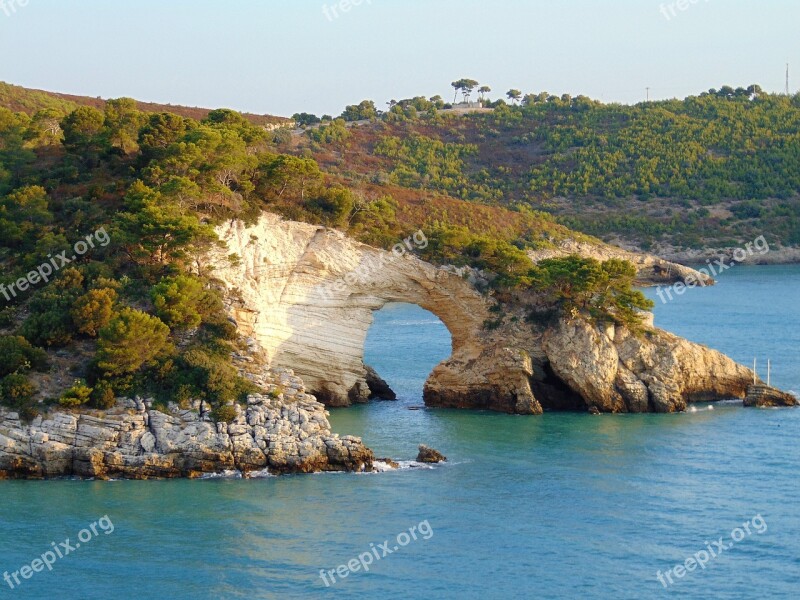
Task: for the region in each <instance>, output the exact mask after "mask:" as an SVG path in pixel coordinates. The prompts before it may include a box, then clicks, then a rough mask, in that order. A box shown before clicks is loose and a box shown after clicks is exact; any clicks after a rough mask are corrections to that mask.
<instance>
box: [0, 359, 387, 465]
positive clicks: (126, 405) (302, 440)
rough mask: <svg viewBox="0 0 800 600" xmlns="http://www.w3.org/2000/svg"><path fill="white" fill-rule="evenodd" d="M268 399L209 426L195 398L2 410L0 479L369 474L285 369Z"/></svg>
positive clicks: (360, 449) (355, 448) (253, 399)
mask: <svg viewBox="0 0 800 600" xmlns="http://www.w3.org/2000/svg"><path fill="white" fill-rule="evenodd" d="M265 379H266V387H267V389H268V390H269V391H268V394H267V395H251V396H249V397H248V399H247V405H246V406H239V405H236V411H237V416H236V418H235V419H233V421H232V422H231V423H215V422H214V421H213V420H212V419H211V416H210V414H209V412H208V411H206V410H204V407H203V406H202V405H201V404H200V403H199V402H196V403H194V405H193V406H189V407H186V408H181V407H179V406H177V405H174V404H172V405H170V406H169V407H168V408H166V409H165V408H163V407H162V408H161V409H159V408H155V407H154V406H153V402H152V400H149V399H144V400H143V399H141V398H135V399H121V400H120V401H118V403H117V405H116V406H115V407H114V408H113V409H110V410H105V411H97V410H82V411H79V412H78V411H69V410H63V409H58V410H53V411H49V412H47V413H46V414H44V415H40V416H38V417H36V418H35V419H34V420H33V421H32V422H30V423H24V422H22V421H21V420H20V417H19V415H18V414H17V413H15V412H12V411H9V410H7V409H0V479H40V478H53V477H80V478H91V477H94V478H101V479H108V478H126V479H150V478H171V477H202V476H204V475H209V474H217V473H221V472H224V471H238V472H239V473H241V474H242V475H243V476H245V477H246V476H249V475H251V474H265V473H270V474H281V473H311V472H318V471H369V470H371V469H372V463H373V460H374V456H373V454H372V451H371V450H370V449H369V448H367V447H365V446H364V444H363V443H362V442H361V440H360V439H359V438H356V437H351V436H342V437H340V436H339V435H338V434H335V433H332V432H331V427H330V424H329V423H328V419H327V416H326V411H325V407H324V406H323V405H322V404H321V403H319V402H317V400H316V399H315V398H314V397H313V396H311V395H309V394H306V393H305V388H304V386H303V383H302V381H301V380H300V379H299V378H298V377H295V376H294V375H293V374H292V373H291V372H290V371H279V372H276V373H274V374H267V375H266V376H265Z"/></svg>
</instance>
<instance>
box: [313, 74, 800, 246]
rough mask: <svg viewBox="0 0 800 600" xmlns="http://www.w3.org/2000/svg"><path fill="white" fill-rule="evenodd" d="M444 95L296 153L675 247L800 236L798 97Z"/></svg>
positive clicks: (600, 232) (743, 92) (366, 176)
mask: <svg viewBox="0 0 800 600" xmlns="http://www.w3.org/2000/svg"><path fill="white" fill-rule="evenodd" d="M434 100H436V99H431V100H426V99H424V98H414V99H410V100H405V101H401V102H399V103H396V104H395V105H394V106H392V108H391V109H390V111H388V112H386V113H379V112H375V113H374V114H373V115H370V116H372V119H371V120H370V121H363V120H362V121H359V123H358V126H353V124H352V123H342V122H339V121H335V122H333V123H329V124H323V125H322V126H321V127H318V128H316V129H314V130H311V131H309V132H308V133H307V134H306V136H305V139H304V140H303V141H302V142H301V143H300V144H299V148H298V151H310V152H311V153H312V155H313V156H314V157H315V158H316V159H317V160H318V161H319V162H320V164H321V165H323V166H324V168H326V169H327V170H330V171H331V172H336V173H340V174H342V176H343V177H344V178H345V179H347V180H351V181H371V182H380V183H382V184H387V185H392V186H398V187H402V188H405V189H413V190H416V191H418V192H419V193H421V194H429V193H430V192H431V191H434V192H436V193H437V194H438V195H440V196H450V197H456V198H459V199H463V200H467V201H469V202H473V203H480V204H488V205H494V206H505V207H511V208H514V209H515V210H519V208H520V207H521V206H524V207H527V208H529V209H533V210H536V211H542V212H546V213H549V214H551V215H553V216H554V217H555V218H556V219H557V220H558V221H559V222H560V223H562V224H565V225H568V226H570V227H572V228H574V229H578V230H580V231H583V232H586V233H589V234H592V235H596V236H599V237H602V238H604V239H606V240H610V241H615V242H619V243H622V244H624V245H628V246H631V247H638V248H640V249H645V250H648V249H652V250H654V251H656V252H659V253H661V254H666V255H670V254H676V253H679V252H680V251H681V250H684V251H685V250H690V249H694V250H697V249H704V248H724V247H731V246H737V245H739V244H741V243H744V242H746V241H750V240H752V239H754V238H756V237H757V236H759V235H762V234H763V235H765V236H766V237H767V239H768V240H769V241H770V243H771V244H773V246H776V245H780V246H784V247H790V246H795V247H796V246H798V245H800V96H797V95H796V96H793V97H787V96H782V95H772V94H766V93H763V92H762V91H761V90H760V88H759V87H758V86H750V87H749V88H747V89H744V88H737V89H733V88H730V87H728V86H724V87H722V88H720V90H710V91H709V92H704V93H703V94H700V95H698V96H692V97H689V98H686V99H684V100H670V101H661V102H649V103H642V104H638V105H635V106H624V105H617V104H602V103H600V102H597V101H594V100H591V99H589V98H586V97H583V96H579V97H577V98H571V97H569V96H562V97H556V96H551V95H548V94H547V93H542V94H530V95H528V96H525V97H524V98H523V99H522V102H521V104H520V105H519V106H516V105H507V104H506V103H505V102H503V101H498V102H496V103H493V104H491V106H493V107H494V110H492V111H490V112H486V111H484V112H480V113H477V114H467V115H454V114H449V112H448V111H447V110H442V108H445V105H443V104H442V103H441V102H438V104H437V103H435V102H434ZM367 105H368V104H367V103H366V102H362V103H361V104H360V105H358V107H360V110H361V112H362V114H363V113H364V112H365V109H364V107H365V106H367ZM373 107H374V105H373ZM353 108H355V107H348V111H345V113H344V114H343V118H344V119H346V120H350V121H352V120H354V118H356V117H357V116H358V113H357V112H356V114H355V115H354V114H353V112H354V111H353V110H352V109H353Z"/></svg>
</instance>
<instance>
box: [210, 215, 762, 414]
mask: <svg viewBox="0 0 800 600" xmlns="http://www.w3.org/2000/svg"><path fill="white" fill-rule="evenodd" d="M218 234H219V236H220V239H221V240H222V241H223V242H224V243H225V245H226V246H227V248H226V249H225V250H224V251H219V252H217V253H216V254H215V255H214V256H212V257H211V258H212V262H213V268H214V273H215V275H216V276H217V277H218V278H219V280H220V281H221V282H222V284H223V285H225V286H226V288H227V292H228V293H227V294H226V298H227V302H228V303H229V306H228V308H229V312H230V314H231V315H232V317H233V318H234V319H235V320H236V322H237V325H238V327H239V330H240V332H241V333H242V334H243V335H244V336H245V337H247V338H249V340H250V344H251V346H252V350H253V351H261V352H263V354H264V357H265V359H266V362H267V363H268V364H269V366H271V367H275V366H279V367H289V368H292V369H294V370H295V372H296V373H297V374H298V375H300V376H301V377H302V378H303V379H304V380H305V381H306V384H307V386H308V388H309V390H310V391H311V392H312V393H315V394H316V395H317V396H318V397H319V398H320V399H321V400H322V401H324V402H326V403H327V404H329V405H331V406H346V405H349V404H351V403H353V402H362V401H365V400H366V399H367V398H368V397H369V395H370V390H369V386H368V383H367V371H366V368H365V366H364V363H363V358H364V341H365V339H366V335H367V331H368V330H369V327H370V325H371V324H372V316H373V312H374V311H376V310H378V309H380V308H381V307H383V306H384V305H385V304H386V303H389V302H407V303H411V304H416V305H418V306H420V307H422V308H424V309H426V310H428V311H430V312H431V313H433V314H434V315H436V316H437V317H438V318H439V319H441V321H442V322H443V323H444V324H445V326H446V327H447V329H448V330H449V331H450V335H451V339H452V346H453V347H452V355H451V357H450V358H449V359H447V360H446V361H444V362H442V363H441V364H439V365H438V366H437V367H436V368H435V369H434V370H433V372H432V373H431V375H430V377H429V378H428V380H427V382H426V384H425V392H424V394H425V402H426V404H428V405H432V406H442V407H454V408H479V409H491V410H499V411H504V412H510V413H520V414H538V413H541V412H542V410H543V406H542V404H544V407H545V408H553V409H559V408H561V409H565V408H571V409H584V410H586V409H597V410H599V411H603V412H626V411H630V412H642V411H657V412H667V411H674V410H682V409H683V408H685V406H686V403H687V402H691V401H701V400H702V401H708V400H713V399H721V398H730V397H744V395H745V392H746V390H747V386H748V384H749V383H750V382H752V372H751V371H750V370H749V369H746V368H745V367H743V366H741V365H738V364H736V363H735V362H734V361H732V360H731V359H729V358H728V357H726V356H724V355H722V354H721V353H719V352H717V351H715V350H711V349H709V348H706V347H703V346H699V345H697V344H692V343H690V342H687V341H685V340H681V339H680V338H677V337H676V336H673V335H671V334H668V333H666V332H663V331H660V330H658V329H652V330H651V331H649V332H648V334H647V335H633V334H631V332H629V331H627V330H626V329H624V328H620V327H616V328H615V327H613V326H612V327H608V328H600V327H598V326H596V325H593V324H590V323H587V322H583V321H580V320H574V321H570V322H561V323H559V324H556V325H553V326H550V327H544V326H542V327H538V328H535V327H527V326H523V325H522V323H521V322H522V321H523V320H524V318H525V314H524V312H523V308H524V307H516V308H515V307H508V306H506V307H504V310H507V311H510V314H506V315H505V316H506V319H505V320H504V321H505V322H504V324H503V325H502V326H501V327H499V328H498V329H495V330H493V331H488V330H487V328H486V327H485V326H484V323H485V322H486V321H487V320H490V319H492V318H493V317H494V316H495V315H493V313H491V312H490V310H489V308H490V304H489V301H488V300H487V299H486V298H485V297H484V296H482V295H481V294H479V293H478V292H477V291H476V290H475V289H474V287H473V286H472V285H471V284H470V283H469V282H468V281H466V280H465V279H464V278H463V277H462V276H461V275H460V274H459V273H458V272H457V271H455V270H453V269H444V268H439V267H435V266H433V265H431V264H429V263H426V262H424V261H421V260H419V259H417V258H415V257H414V256H413V255H412V253H411V252H409V251H408V250H405V251H402V252H400V251H398V252H387V251H383V250H378V249H376V248H372V247H370V246H367V245H364V244H360V243H357V242H355V241H353V240H351V239H350V238H348V237H346V236H345V235H343V234H342V233H340V232H338V231H335V230H330V229H326V228H323V227H318V226H313V225H309V224H305V223H297V222H291V221H284V220H282V219H281V218H280V217H278V216H276V215H272V214H268V213H265V214H263V215H262V216H261V218H260V219H259V221H258V222H257V223H256V224H255V225H252V226H247V225H245V224H244V223H242V222H239V221H232V222H230V223H228V224H226V225H224V226H221V227H219V228H218ZM404 246H408V247H409V248H410V247H413V241H412V240H410V239H409V240H406V241H405V242H401V243H400V244H399V248H398V250H400V249H402V248H403V247H404ZM232 255H235V258H234V259H233V260H231V258H230V257H231V256H232ZM420 343H424V340H421V341H420ZM537 398H539V400H537ZM540 400H541V403H540Z"/></svg>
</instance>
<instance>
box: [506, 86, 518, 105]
mask: <svg viewBox="0 0 800 600" xmlns="http://www.w3.org/2000/svg"><path fill="white" fill-rule="evenodd" d="M506 98H508V99H509V100H511V102H512V103H513V104H516V103H517V102H519V99H520V98H522V92H521V91H519V90H515V89H510V90H508V91H507V92H506Z"/></svg>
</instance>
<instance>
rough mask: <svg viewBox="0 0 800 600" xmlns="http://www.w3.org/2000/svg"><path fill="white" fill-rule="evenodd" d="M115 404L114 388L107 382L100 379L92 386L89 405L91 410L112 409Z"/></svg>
mask: <svg viewBox="0 0 800 600" xmlns="http://www.w3.org/2000/svg"><path fill="white" fill-rule="evenodd" d="M116 403H117V398H116V396H115V395H114V388H113V386H112V385H111V383H109V382H108V381H106V380H104V379H101V380H100V381H98V382H97V383H96V384H95V385H94V389H93V390H92V396H91V401H90V404H91V406H92V407H93V408H100V409H106V408H112V407H113V406H114V405H115V404H116Z"/></svg>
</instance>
